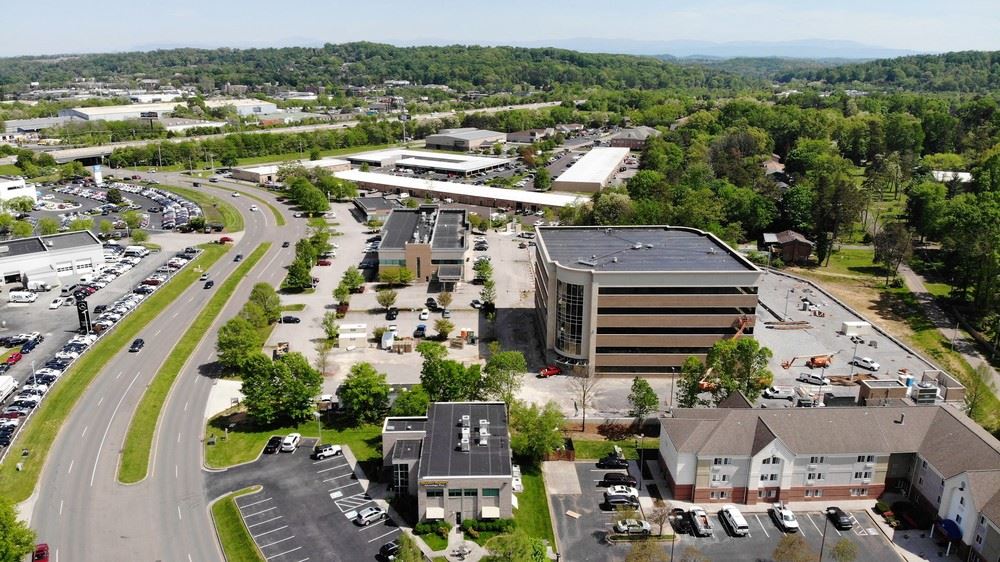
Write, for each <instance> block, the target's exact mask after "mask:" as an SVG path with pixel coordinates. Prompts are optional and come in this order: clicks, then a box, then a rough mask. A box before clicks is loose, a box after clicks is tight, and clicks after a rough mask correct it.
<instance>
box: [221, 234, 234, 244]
mask: <svg viewBox="0 0 1000 562" xmlns="http://www.w3.org/2000/svg"><path fill="white" fill-rule="evenodd" d="M232 241H233V239H232V238H230V237H228V236H223V237H222V238H219V244H227V243H229V242H232Z"/></svg>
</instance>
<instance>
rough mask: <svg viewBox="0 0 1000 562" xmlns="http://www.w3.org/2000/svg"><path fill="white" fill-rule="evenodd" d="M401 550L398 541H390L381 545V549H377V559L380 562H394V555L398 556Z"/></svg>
mask: <svg viewBox="0 0 1000 562" xmlns="http://www.w3.org/2000/svg"><path fill="white" fill-rule="evenodd" d="M401 548H402V547H401V546H400V544H399V541H398V540H396V541H392V542H387V543H385V544H383V545H382V548H380V549H378V555H379V558H380V559H382V560H385V561H387V562H388V561H391V560H395V559H396V555H398V554H399V551H400V549H401Z"/></svg>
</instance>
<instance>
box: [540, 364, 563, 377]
mask: <svg viewBox="0 0 1000 562" xmlns="http://www.w3.org/2000/svg"><path fill="white" fill-rule="evenodd" d="M561 374H562V369H560V368H559V367H556V366H555V365H549V366H548V367H544V368H543V369H542V370H541V371H538V378H540V379H544V378H547V377H552V376H555V375H561Z"/></svg>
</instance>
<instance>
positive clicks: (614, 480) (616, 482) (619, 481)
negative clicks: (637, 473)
mask: <svg viewBox="0 0 1000 562" xmlns="http://www.w3.org/2000/svg"><path fill="white" fill-rule="evenodd" d="M600 485H601V486H606V487H611V486H630V487H635V485H636V481H635V477H633V476H632V475H631V474H623V473H621V472H608V473H606V474H605V475H604V478H601V482H600Z"/></svg>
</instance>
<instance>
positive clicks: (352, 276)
mask: <svg viewBox="0 0 1000 562" xmlns="http://www.w3.org/2000/svg"><path fill="white" fill-rule="evenodd" d="M342 283H345V284H346V285H347V288H348V289H350V290H352V291H353V290H357V288H358V287H361V286H362V285H364V284H365V276H364V275H363V274H362V273H361V271H359V270H358V268H357V267H355V266H353V265H352V266H351V267H348V268H347V270H346V271H344V278H343V280H342Z"/></svg>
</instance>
